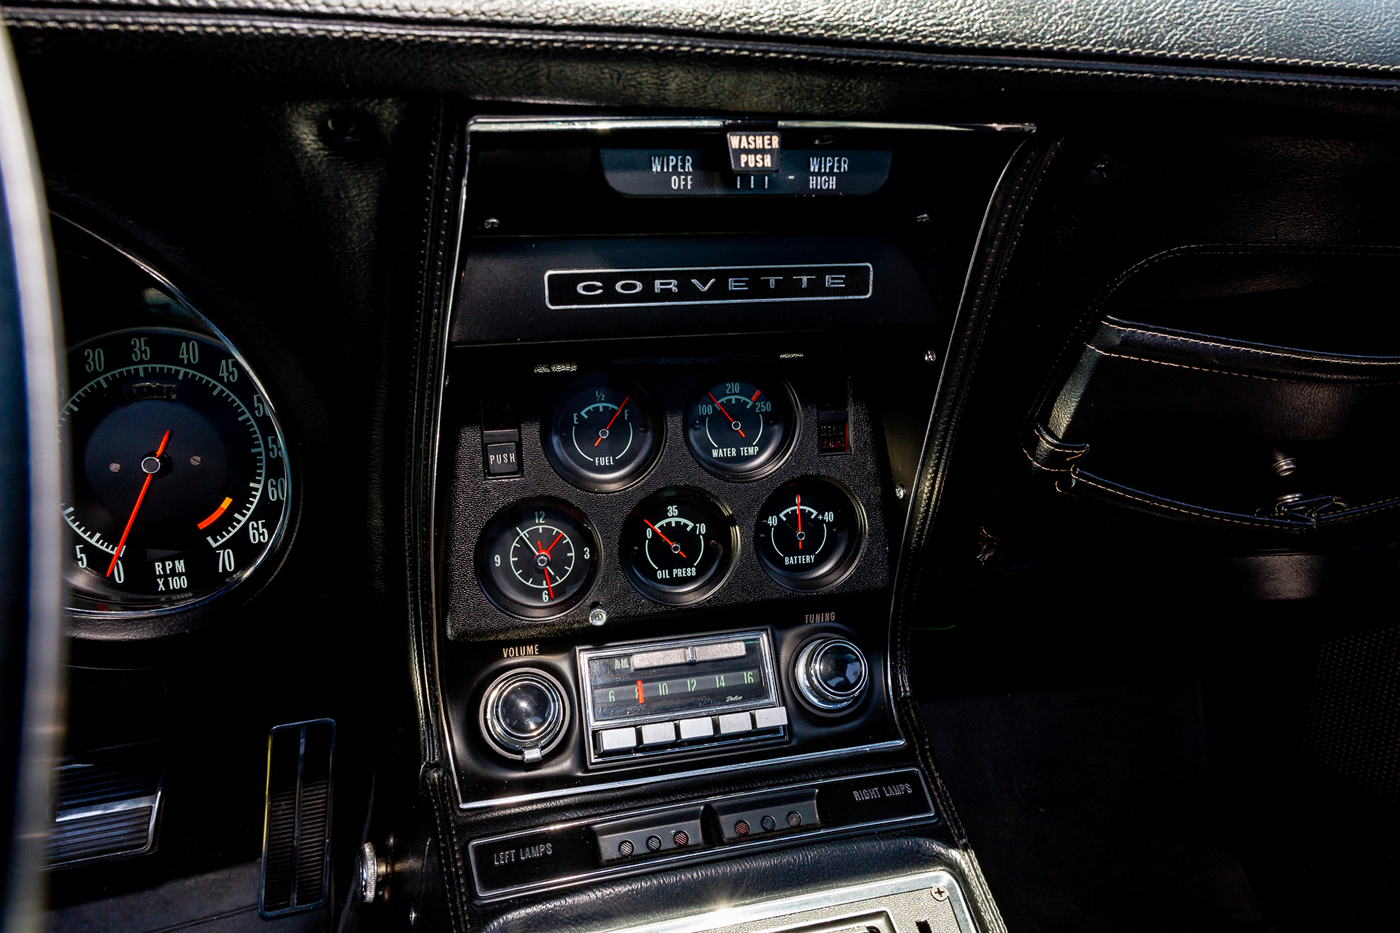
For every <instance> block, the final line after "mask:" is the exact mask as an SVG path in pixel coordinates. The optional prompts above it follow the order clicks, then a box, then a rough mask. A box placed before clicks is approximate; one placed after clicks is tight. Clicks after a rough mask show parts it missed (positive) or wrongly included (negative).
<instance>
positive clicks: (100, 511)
mask: <svg viewBox="0 0 1400 933" xmlns="http://www.w3.org/2000/svg"><path fill="white" fill-rule="evenodd" d="M68 372H69V379H70V381H71V383H72V384H73V385H74V386H76V387H77V388H76V389H75V391H74V392H73V394H72V395H71V396H70V397H69V398H68V400H67V402H66V404H65V405H64V406H63V410H62V411H61V412H60V414H59V428H60V436H61V438H62V444H63V446H64V448H65V456H66V457H67V458H68V462H69V463H70V464H71V469H72V477H73V490H72V496H71V498H70V499H69V500H68V501H66V502H64V503H63V505H62V509H63V519H64V522H65V524H66V531H65V535H66V541H65V551H64V553H65V554H66V555H67V578H68V582H69V584H70V587H71V590H72V601H73V604H74V606H73V607H74V608H76V609H79V610H93V611H104V612H122V611H133V612H148V611H153V610H164V609H174V608H178V607H180V606H183V605H187V604H189V603H192V602H194V601H196V600H200V599H202V598H204V597H207V596H210V595H212V594H214V593H216V592H219V591H220V590H223V589H224V588H226V587H229V586H232V585H233V584H234V583H237V582H238V581H239V580H242V579H243V578H244V577H246V576H247V575H248V574H249V573H250V572H251V571H252V570H253V569H254V568H255V567H257V566H258V564H259V563H260V562H261V561H262V560H263V559H264V558H265V557H266V556H267V554H268V553H269V552H270V551H271V550H272V549H273V547H275V546H276V544H277V542H278V539H279V538H280V536H281V534H282V531H283V528H284V526H285V525H286V523H287V514H288V510H287V506H288V499H289V497H290V494H291V486H290V483H289V482H288V473H287V458H286V451H285V447H284V444H283V440H282V433H281V429H280V428H279V427H278V424H277V420H276V418H275V417H274V416H273V412H272V408H271V406H270V405H269V403H268V401H267V398H266V397H265V396H264V395H263V393H262V389H261V388H260V387H259V386H258V384H257V382H256V381H255V379H254V377H253V375H252V374H251V373H250V372H249V371H248V370H247V369H246V368H245V366H244V364H243V363H242V361H241V360H240V359H239V358H238V357H237V356H236V355H235V354H234V353H233V351H232V350H231V349H230V348H229V347H228V345H227V344H224V343H223V342H221V341H219V340H216V339H213V338H210V337H207V336H202V335H199V334H194V333H189V332H185V331H180V330H174V329H165V328H143V329H134V330H124V331H118V332H115V333H111V334H105V335H103V336H100V337H97V338H94V339H92V340H89V341H86V342H85V343H82V344H79V345H78V346H76V347H74V348H73V349H72V350H70V351H69V354H68Z"/></svg>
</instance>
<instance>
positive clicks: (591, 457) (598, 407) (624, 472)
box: [544, 372, 664, 492]
mask: <svg viewBox="0 0 1400 933" xmlns="http://www.w3.org/2000/svg"><path fill="white" fill-rule="evenodd" d="M544 430H545V437H544V452H545V456H547V457H548V458H549V462H550V464H551V465H553V467H554V469H555V470H556V471H557V472H558V473H559V475H560V476H562V477H564V479H566V480H568V481H569V482H570V483H573V484H574V485H575V486H578V487H579V488H580V489H587V490H588V491H590V492H615V491H616V490H619V489H623V488H625V487H627V486H630V485H631V484H632V483H634V482H636V481H637V480H638V479H640V478H641V476H642V474H644V473H645V472H646V471H647V469H648V468H649V467H650V466H651V465H652V463H654V462H655V461H656V456H657V454H659V453H660V452H661V439H662V434H663V433H664V422H663V421H662V417H661V413H660V411H659V410H658V409H657V407H656V403H655V402H653V401H652V400H651V397H650V396H649V395H647V393H646V392H645V391H644V390H643V389H642V387H641V386H639V385H638V384H637V383H635V382H633V381H632V380H630V379H627V378H624V377H622V376H619V375H617V374H615V373H606V372H598V373H590V374H588V375H587V376H582V377H580V378H578V379H575V380H574V381H573V382H571V383H569V385H568V386H567V387H565V389H564V391H563V392H560V393H559V398H558V399H557V400H555V403H554V408H553V410H552V411H551V413H550V416H549V420H548V421H546V422H545V427H544Z"/></svg>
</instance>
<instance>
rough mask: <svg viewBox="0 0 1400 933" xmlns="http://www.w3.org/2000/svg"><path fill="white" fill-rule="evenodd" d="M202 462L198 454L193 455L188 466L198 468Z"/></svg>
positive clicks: (202, 459)
mask: <svg viewBox="0 0 1400 933" xmlns="http://www.w3.org/2000/svg"><path fill="white" fill-rule="evenodd" d="M203 462H204V458H203V457H201V456H199V455H198V454H195V455H194V456H193V457H191V458H190V466H199V465H200V464H201V463H203Z"/></svg>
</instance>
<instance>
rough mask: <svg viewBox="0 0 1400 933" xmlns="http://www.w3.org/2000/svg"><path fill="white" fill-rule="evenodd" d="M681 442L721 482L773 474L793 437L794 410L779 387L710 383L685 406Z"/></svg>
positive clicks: (780, 384)
mask: <svg viewBox="0 0 1400 933" xmlns="http://www.w3.org/2000/svg"><path fill="white" fill-rule="evenodd" d="M685 418H686V426H685V440H686V444H688V445H689V447H690V452H691V453H692V454H694V455H695V459H696V460H698V461H699V462H700V465H701V466H703V467H704V468H705V469H707V470H709V471H710V472H711V473H713V474H715V475H716V476H718V477H721V478H722V479H729V480H750V479H757V478H758V477H760V476H763V475H764V474H765V473H768V472H770V471H771V470H774V469H776V468H777V467H778V466H779V465H780V464H781V463H782V462H783V460H784V459H785V458H786V457H787V454H788V451H789V450H791V449H792V442H793V439H794V438H795V437H796V435H797V427H798V415H797V405H796V403H795V402H794V401H793V396H792V390H791V389H789V388H788V387H787V385H786V384H785V383H783V382H781V381H778V380H775V381H774V382H773V383H772V384H770V385H767V386H763V387H760V386H758V385H755V384H754V383H752V382H716V383H713V384H708V383H707V384H705V385H702V386H701V387H700V388H698V389H697V390H696V391H695V392H694V393H693V394H692V395H691V397H690V400H689V401H688V402H687V403H686V410H685Z"/></svg>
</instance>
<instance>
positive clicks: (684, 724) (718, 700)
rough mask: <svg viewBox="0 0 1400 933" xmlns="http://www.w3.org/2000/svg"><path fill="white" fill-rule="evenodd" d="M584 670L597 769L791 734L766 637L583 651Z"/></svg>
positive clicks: (716, 638)
mask: <svg viewBox="0 0 1400 933" xmlns="http://www.w3.org/2000/svg"><path fill="white" fill-rule="evenodd" d="M578 672H579V683H580V684H581V686H582V692H583V709H584V718H585V720H586V723H587V746H588V763H589V764H590V765H592V764H597V763H600V762H603V761H609V762H611V761H615V760H617V759H620V758H627V757H633V756H638V755H647V756H650V755H664V754H667V753H669V752H679V751H692V750H694V749H696V748H709V747H712V746H720V745H733V744H738V743H745V742H754V741H760V740H768V741H772V740H781V739H786V738H787V735H788V717H787V709H786V707H784V706H783V705H782V699H781V697H780V695H779V693H778V680H777V673H776V668H775V665H774V661H773V643H772V639H771V637H770V636H769V634H768V633H767V632H764V631H752V632H740V633H736V634H727V635H714V636H709V637H704V638H689V639H681V640H677V641H664V642H648V643H642V644H633V645H625V646H609V647H606V648H596V649H590V650H581V651H579V652H578Z"/></svg>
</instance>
